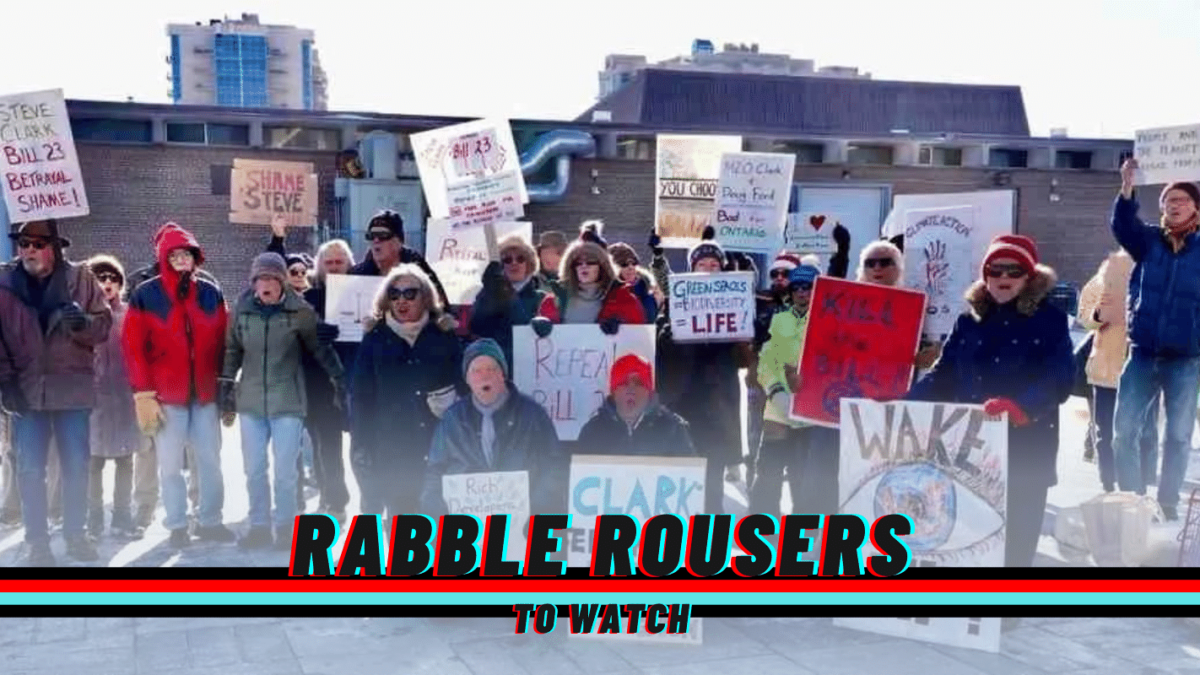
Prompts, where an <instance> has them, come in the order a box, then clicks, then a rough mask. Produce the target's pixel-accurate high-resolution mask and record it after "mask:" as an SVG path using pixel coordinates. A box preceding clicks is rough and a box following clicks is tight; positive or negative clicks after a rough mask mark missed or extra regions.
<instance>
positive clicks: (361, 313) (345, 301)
mask: <svg viewBox="0 0 1200 675" xmlns="http://www.w3.org/2000/svg"><path fill="white" fill-rule="evenodd" d="M382 283H383V277H365V276H358V275H354V276H351V275H348V274H330V275H327V276H326V277H325V288H326V291H325V293H326V295H325V322H326V323H331V324H333V325H335V326H337V327H338V339H337V341H338V342H362V339H363V334H364V333H366V324H368V323H369V322H370V321H371V319H372V316H373V315H374V313H375V295H376V294H377V293H378V292H379V286H380V284H382Z"/></svg>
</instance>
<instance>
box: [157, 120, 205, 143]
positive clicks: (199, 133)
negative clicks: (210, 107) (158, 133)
mask: <svg viewBox="0 0 1200 675" xmlns="http://www.w3.org/2000/svg"><path fill="white" fill-rule="evenodd" d="M167 142H168V143H196V144H198V145H203V144H204V143H206V142H207V136H206V135H205V133H204V123H203V122H167Z"/></svg>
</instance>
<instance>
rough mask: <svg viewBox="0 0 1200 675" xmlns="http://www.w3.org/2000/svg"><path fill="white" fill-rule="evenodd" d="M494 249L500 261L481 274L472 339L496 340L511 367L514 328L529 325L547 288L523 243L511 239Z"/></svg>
mask: <svg viewBox="0 0 1200 675" xmlns="http://www.w3.org/2000/svg"><path fill="white" fill-rule="evenodd" d="M496 249H497V254H498V255H499V256H500V260H493V261H491V262H490V263H488V266H487V268H486V269H484V271H483V288H482V289H481V290H480V291H479V295H477V296H475V303H474V305H473V306H472V308H471V322H470V328H471V333H472V334H473V335H476V336H478V337H481V338H491V339H493V340H495V341H496V342H497V343H498V344H499V345H500V348H501V349H503V350H504V358H506V359H508V360H509V362H510V363H511V362H512V332H513V331H512V329H513V326H528V325H529V322H530V321H532V320H533V319H534V317H536V316H537V313H538V306H539V305H540V304H541V302H542V295H543V293H544V292H546V291H548V290H549V289H550V286H549V285H547V283H545V282H543V281H542V277H541V275H539V274H538V273H537V271H538V262H537V261H538V256H537V253H536V252H534V250H533V247H532V246H530V245H529V244H527V243H525V241H524V240H523V239H521V238H520V237H518V236H516V235H510V236H508V237H505V238H503V239H501V240H500V242H499V243H498V244H497V245H496Z"/></svg>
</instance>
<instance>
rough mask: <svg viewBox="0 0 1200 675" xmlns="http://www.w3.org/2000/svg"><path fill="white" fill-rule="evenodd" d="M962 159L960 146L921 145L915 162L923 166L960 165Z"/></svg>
mask: <svg viewBox="0 0 1200 675" xmlns="http://www.w3.org/2000/svg"><path fill="white" fill-rule="evenodd" d="M962 161H963V151H962V148H943V147H939V146H934V145H922V146H921V150H920V153H919V155H918V158H917V163H918V164H923V165H925V166H962Z"/></svg>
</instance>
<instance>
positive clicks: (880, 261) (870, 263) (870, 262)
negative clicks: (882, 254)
mask: <svg viewBox="0 0 1200 675" xmlns="http://www.w3.org/2000/svg"><path fill="white" fill-rule="evenodd" d="M895 264H896V261H895V260H892V259H891V258H868V259H866V260H864V261H863V266H864V267H866V268H867V269H869V270H873V269H875V268H876V267H878V268H880V269H887V268H889V267H891V266H892V265H895Z"/></svg>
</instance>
